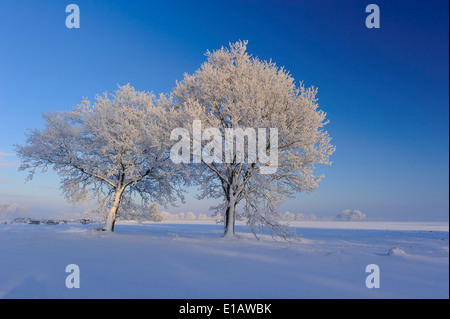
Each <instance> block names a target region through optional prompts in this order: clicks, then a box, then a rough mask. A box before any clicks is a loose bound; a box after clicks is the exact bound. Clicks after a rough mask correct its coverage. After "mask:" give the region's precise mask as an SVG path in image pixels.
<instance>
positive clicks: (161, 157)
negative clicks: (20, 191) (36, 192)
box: [15, 84, 183, 231]
mask: <svg viewBox="0 0 450 319" xmlns="http://www.w3.org/2000/svg"><path fill="white" fill-rule="evenodd" d="M42 116H43V119H44V121H45V128H44V129H32V130H30V131H29V132H28V133H26V142H25V145H16V146H15V147H16V152H17V155H18V156H19V157H20V159H21V160H22V164H21V166H20V168H19V170H21V171H28V172H29V175H28V178H27V180H31V179H32V178H33V176H34V174H35V171H36V170H37V169H41V170H42V171H43V172H45V171H46V170H47V169H48V168H53V170H54V171H55V172H56V173H57V174H58V175H59V176H60V177H61V189H62V191H63V193H64V194H65V196H66V198H67V199H68V200H69V201H71V202H73V203H77V202H85V201H88V200H90V199H92V198H97V199H98V200H99V204H100V205H101V206H103V207H104V206H105V205H109V211H108V213H107V217H106V222H105V226H104V230H108V231H114V224H115V221H116V217H117V214H118V209H119V207H122V206H124V205H125V206H130V205H131V206H132V208H133V209H134V210H136V203H135V199H136V198H137V197H140V199H141V201H140V202H141V204H142V205H144V206H145V205H146V203H148V202H149V201H150V200H151V201H156V202H158V203H162V204H167V203H174V201H175V200H176V199H177V198H178V197H182V193H181V188H180V187H179V186H180V185H181V177H182V173H183V171H180V172H178V173H177V172H176V171H177V167H176V166H177V165H176V164H174V163H172V162H171V161H170V160H169V152H168V150H169V146H170V145H169V144H168V143H169V142H170V139H169V136H170V132H171V129H172V123H171V122H172V121H173V119H174V118H176V112H175V111H174V110H173V109H172V108H170V103H168V99H167V98H166V97H165V96H163V95H161V96H160V97H159V98H158V99H156V98H155V95H154V94H153V93H148V92H139V91H136V90H135V89H134V88H133V87H132V86H131V85H129V84H128V85H125V86H119V88H118V90H117V91H115V93H114V94H108V93H106V92H105V93H104V94H103V95H98V96H96V98H95V103H94V104H92V105H91V102H90V101H89V100H88V99H84V100H83V101H82V103H81V104H80V105H78V106H76V107H74V108H73V109H72V110H70V111H58V112H54V113H49V114H43V115H42ZM176 173H177V174H176Z"/></svg>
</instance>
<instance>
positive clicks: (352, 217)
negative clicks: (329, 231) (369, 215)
mask: <svg viewBox="0 0 450 319" xmlns="http://www.w3.org/2000/svg"><path fill="white" fill-rule="evenodd" d="M365 218H366V214H364V213H363V212H361V211H360V210H357V209H355V210H350V209H344V210H343V211H342V213H341V214H338V215H337V216H336V220H345V221H361V220H363V219H365Z"/></svg>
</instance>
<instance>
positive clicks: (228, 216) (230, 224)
mask: <svg viewBox="0 0 450 319" xmlns="http://www.w3.org/2000/svg"><path fill="white" fill-rule="evenodd" d="M235 221H236V203H235V202H234V200H233V201H230V200H229V201H228V207H227V211H226V212H225V232H224V234H223V236H224V237H227V238H231V237H234V223H235Z"/></svg>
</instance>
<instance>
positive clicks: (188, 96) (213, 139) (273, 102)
mask: <svg viewBox="0 0 450 319" xmlns="http://www.w3.org/2000/svg"><path fill="white" fill-rule="evenodd" d="M246 49H247V42H246V41H239V42H237V43H234V44H230V47H229V48H223V47H222V48H221V49H220V50H217V51H214V52H212V53H211V52H209V51H207V53H206V56H207V61H206V62H205V63H203V64H202V66H201V67H200V69H198V70H197V71H196V72H195V73H194V74H192V75H189V74H185V75H184V79H183V80H182V81H181V82H178V83H177V86H176V88H175V89H174V90H173V93H172V95H173V98H174V103H175V108H176V109H181V110H184V112H185V114H184V115H185V116H184V124H183V127H184V128H185V129H186V130H190V131H191V132H193V133H192V134H191V136H190V138H191V145H193V147H192V148H191V150H192V153H191V157H190V158H191V159H192V160H193V162H194V163H196V160H197V163H198V162H199V156H198V153H195V152H196V150H197V151H198V146H199V144H201V147H202V149H203V151H205V150H206V153H207V155H211V154H210V153H211V149H212V148H216V149H220V148H222V149H225V150H227V149H228V151H230V149H231V150H234V151H235V152H234V155H231V156H230V154H229V153H228V154H227V153H226V152H224V153H223V154H216V153H215V151H216V149H214V155H213V156H206V159H205V156H204V154H205V152H203V156H202V157H201V163H200V164H197V166H198V167H199V171H200V173H201V174H199V177H198V178H197V181H198V182H199V183H200V184H201V194H200V195H199V197H200V198H203V197H206V196H211V197H213V198H222V199H223V203H222V204H221V205H219V206H217V207H216V209H217V211H218V212H220V213H221V214H222V215H223V217H224V218H223V221H224V225H225V231H224V233H225V236H228V235H231V236H232V235H234V224H235V220H236V217H237V211H236V207H237V206H238V204H239V203H243V204H242V205H243V215H244V216H245V219H246V220H247V223H248V225H249V226H250V228H251V229H252V231H253V232H254V233H256V232H258V231H263V230H267V229H269V230H271V231H272V233H273V234H275V235H281V236H283V237H285V236H288V235H289V233H288V232H287V229H286V228H285V227H283V226H282V225H281V224H280V223H279V222H278V219H279V217H280V214H279V213H278V207H279V204H280V203H281V202H282V201H283V200H284V199H286V198H288V197H292V196H294V195H295V193H296V192H301V191H306V192H310V191H312V190H314V189H316V187H317V186H318V182H319V181H320V180H321V178H322V176H314V174H313V170H314V168H315V165H316V164H330V162H329V157H330V155H331V154H332V153H333V151H334V147H333V146H332V145H331V144H330V140H331V139H330V137H329V135H328V133H327V132H326V131H324V130H323V127H324V125H326V124H327V121H326V120H325V116H326V115H325V113H324V112H323V111H321V110H318V103H317V99H316V93H317V90H316V89H315V88H312V87H311V88H305V87H304V85H303V84H302V83H300V84H298V85H296V83H295V82H294V79H293V78H292V76H291V75H290V74H289V72H287V71H286V70H285V69H284V68H279V67H277V66H276V65H275V64H274V63H272V62H267V61H261V60H260V59H258V58H255V57H251V56H250V55H249V54H248V53H247V52H246ZM198 120H199V121H200V123H201V126H202V127H203V128H206V129H205V133H206V132H207V134H204V135H206V136H207V138H204V136H202V140H201V141H198V140H195V133H194V130H195V123H197V122H194V121H198ZM209 128H211V129H210V130H209V131H206V130H208V129H209ZM248 128H250V129H253V130H254V131H255V132H256V130H257V132H258V136H256V137H255V136H251V134H250V133H251V132H252V131H251V130H247V129H248ZM260 128H264V129H267V131H260V130H259V129H260ZM272 129H273V132H277V133H278V138H272V137H273V136H272ZM240 130H241V131H240ZM230 132H231V133H230ZM233 132H234V133H237V132H240V133H242V132H244V136H243V137H242V134H241V143H244V141H250V139H251V138H252V139H253V138H256V140H254V141H255V143H253V144H252V145H251V146H252V148H253V147H254V146H255V145H258V149H259V151H258V160H257V161H254V159H255V156H254V155H255V154H254V152H251V150H250V147H249V146H248V147H247V150H246V151H245V154H244V155H245V156H241V155H242V154H241V155H240V154H236V153H237V152H236V147H237V142H238V141H237V139H238V138H237V135H236V147H234V146H232V147H231V148H230V147H229V146H228V148H227V145H226V142H227V141H229V140H230V137H231V141H232V142H233V139H234V136H233V135H232V134H233ZM261 132H263V133H264V134H263V135H261V134H260V133H261ZM246 133H247V135H246V136H245V134H246ZM217 135H218V136H217ZM224 137H225V138H224ZM247 144H248V145H250V142H248V143H247ZM231 145H233V144H231ZM211 146H212V147H211ZM196 148H197V149H196ZM261 149H262V152H261V151H260V150H261ZM273 152H275V154H272V153H273ZM269 154H270V156H269ZM272 155H275V156H272ZM267 158H269V160H267ZM211 159H212V160H211ZM194 165H195V164H194Z"/></svg>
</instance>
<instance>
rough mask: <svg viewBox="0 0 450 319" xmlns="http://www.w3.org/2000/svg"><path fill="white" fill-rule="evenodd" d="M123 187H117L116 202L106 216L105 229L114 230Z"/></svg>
mask: <svg viewBox="0 0 450 319" xmlns="http://www.w3.org/2000/svg"><path fill="white" fill-rule="evenodd" d="M122 193H123V189H116V192H115V194H114V202H113V205H112V207H111V209H110V210H109V212H108V215H107V216H106V222H105V226H103V230H106V231H112V232H113V231H114V224H115V223H116V218H117V210H118V209H119V205H120V199H121V198H122Z"/></svg>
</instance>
